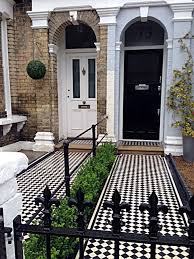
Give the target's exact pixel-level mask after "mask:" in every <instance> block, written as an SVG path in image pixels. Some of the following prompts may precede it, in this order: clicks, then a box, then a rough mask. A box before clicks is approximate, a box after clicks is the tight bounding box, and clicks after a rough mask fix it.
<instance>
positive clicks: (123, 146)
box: [117, 140, 164, 155]
mask: <svg viewBox="0 0 194 259" xmlns="http://www.w3.org/2000/svg"><path fill="white" fill-rule="evenodd" d="M117 150H118V154H147V155H164V148H163V145H162V143H160V142H148V141H123V140H121V141H119V142H118V148H117Z"/></svg>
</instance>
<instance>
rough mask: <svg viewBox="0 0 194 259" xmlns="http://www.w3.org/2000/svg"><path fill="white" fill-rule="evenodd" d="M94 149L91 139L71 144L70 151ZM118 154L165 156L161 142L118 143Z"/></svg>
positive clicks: (79, 140) (61, 145) (75, 141)
mask: <svg viewBox="0 0 194 259" xmlns="http://www.w3.org/2000/svg"><path fill="white" fill-rule="evenodd" d="M55 148H56V149H61V148H63V142H60V143H59V144H57V145H56V146H55ZM91 149H92V140H91V139H78V140H74V141H73V142H71V143H70V144H69V151H74V152H90V151H91ZM117 153H118V154H147V155H164V148H163V145H162V143H160V142H150V141H128V140H126V141H124V140H120V141H118V143H117Z"/></svg>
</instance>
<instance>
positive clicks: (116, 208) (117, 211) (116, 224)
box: [103, 189, 130, 234]
mask: <svg viewBox="0 0 194 259" xmlns="http://www.w3.org/2000/svg"><path fill="white" fill-rule="evenodd" d="M120 202H121V195H120V193H119V192H118V191H117V189H116V190H115V191H114V193H113V196H112V201H105V202H104V205H103V207H104V208H105V209H107V208H111V209H112V210H113V216H112V217H113V222H112V227H113V233H114V234H119V233H120V231H121V210H124V209H125V210H126V211H127V212H129V210H130V204H128V203H126V202H122V203H120Z"/></svg>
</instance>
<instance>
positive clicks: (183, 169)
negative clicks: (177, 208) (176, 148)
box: [173, 156, 194, 193]
mask: <svg viewBox="0 0 194 259" xmlns="http://www.w3.org/2000/svg"><path fill="white" fill-rule="evenodd" d="M173 159H174V161H175V163H176V167H177V169H178V171H179V172H180V173H181V175H182V176H183V179H184V180H185V182H186V184H187V185H188V187H189V189H190V190H191V192H192V193H194V163H188V162H186V161H185V160H184V159H183V157H182V156H179V157H173Z"/></svg>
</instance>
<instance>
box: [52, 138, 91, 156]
mask: <svg viewBox="0 0 194 259" xmlns="http://www.w3.org/2000/svg"><path fill="white" fill-rule="evenodd" d="M61 148H63V141H61V142H60V143H58V144H57V145H55V149H57V150H58V149H61ZM91 149H92V140H91V139H78V140H74V141H73V142H71V143H70V144H69V151H72V152H86V153H88V152H90V151H91Z"/></svg>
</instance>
